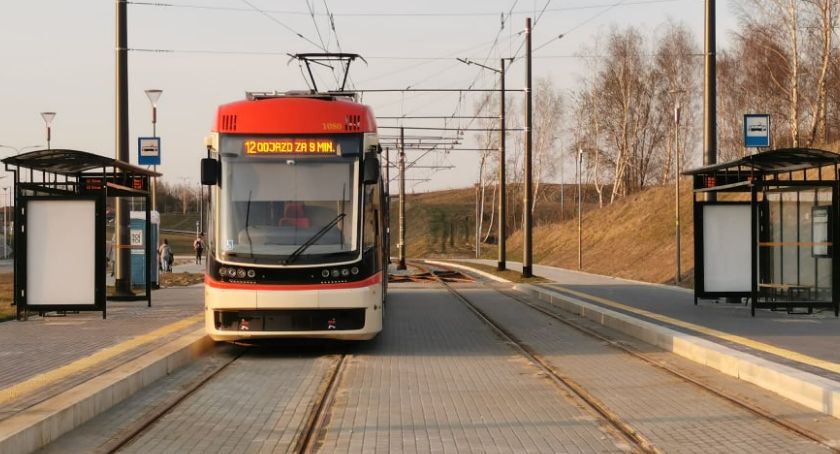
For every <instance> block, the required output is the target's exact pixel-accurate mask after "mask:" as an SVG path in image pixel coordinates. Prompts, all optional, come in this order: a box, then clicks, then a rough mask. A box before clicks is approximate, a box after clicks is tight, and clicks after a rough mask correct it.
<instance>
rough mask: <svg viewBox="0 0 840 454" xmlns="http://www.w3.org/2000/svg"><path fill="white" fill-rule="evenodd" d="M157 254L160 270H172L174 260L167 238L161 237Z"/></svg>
mask: <svg viewBox="0 0 840 454" xmlns="http://www.w3.org/2000/svg"><path fill="white" fill-rule="evenodd" d="M158 255H159V256H160V265H161V270H162V271H169V272H170V273H171V272H172V262H174V261H175V255H174V254H173V253H172V248H171V247H169V240H167V239H166V238H164V239H163V244H161V245H160V247H159V248H158Z"/></svg>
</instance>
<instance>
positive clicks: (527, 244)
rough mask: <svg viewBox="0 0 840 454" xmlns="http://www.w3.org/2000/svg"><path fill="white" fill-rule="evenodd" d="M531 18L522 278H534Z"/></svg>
mask: <svg viewBox="0 0 840 454" xmlns="http://www.w3.org/2000/svg"><path fill="white" fill-rule="evenodd" d="M532 108H533V105H532V104H531V18H530V17H528V18H526V19H525V191H524V192H525V197H524V200H523V204H522V205H523V206H522V210H523V212H524V216H523V218H524V222H525V225H524V232H523V233H524V235H523V239H524V241H523V245H522V256H523V257H522V277H531V276H533V272H532V263H531V262H532V260H533V255H532V252H533V251H532V245H531V234H532V231H531V228H532V227H533V219H532V218H531V216H532V214H533V207H532V205H533V202H532V199H533V193H532V192H531V191H532V190H533V188H532V182H531V176H532V175H531V172H532V168H531V148H532V146H533V144H532V143H531V142H532V141H531V137H532V130H531V128H532V124H531V109H532Z"/></svg>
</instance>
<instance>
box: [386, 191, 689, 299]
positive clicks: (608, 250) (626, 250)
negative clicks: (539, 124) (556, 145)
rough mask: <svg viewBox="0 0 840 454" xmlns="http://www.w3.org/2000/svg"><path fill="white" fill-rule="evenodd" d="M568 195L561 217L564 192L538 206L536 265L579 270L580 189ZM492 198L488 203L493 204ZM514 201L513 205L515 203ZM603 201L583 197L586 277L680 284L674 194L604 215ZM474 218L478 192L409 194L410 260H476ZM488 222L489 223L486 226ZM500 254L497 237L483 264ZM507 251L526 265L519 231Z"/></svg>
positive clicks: (685, 233)
mask: <svg viewBox="0 0 840 454" xmlns="http://www.w3.org/2000/svg"><path fill="white" fill-rule="evenodd" d="M681 189H682V191H681V197H680V207H681V209H680V212H681V236H680V241H681V256H682V261H681V271H682V285H684V286H689V287H690V286H691V285H693V265H694V232H693V218H692V206H691V200H692V199H691V190H690V184H689V180H688V179H687V178H684V179H683V184H682V185H681ZM564 191H565V193H564V198H565V200H564V201H563V204H562V207H563V209H562V210H561V208H560V207H561V202H560V198H559V194H560V190H559V186H558V185H552V186H551V187H550V188H548V189H547V196H546V197H545V198H541V199H540V200H539V202H538V204H537V208H536V212H535V215H534V217H535V219H536V222H535V228H534V235H533V241H534V246H533V253H534V263H538V264H544V265H552V266H558V267H563V268H569V269H577V265H578V234H577V217H576V213H577V207H576V205H575V202H576V197H575V193H574V187H573V186H567V187H566V188H565V189H564ZM491 196H492V195H488V200H490V197H491ZM511 196H512V195H511ZM511 196H509V200H512V203H516V200H515V199H514V198H513V197H511ZM606 196H607V197H608V194H606ZM597 200H598V198H597V194H596V193H595V191H594V190H593V189H592V188H591V187H587V188H585V189H584V205H583V207H584V208H583V211H584V215H583V222H582V232H583V235H582V237H583V241H582V243H583V267H582V269H583V271H587V272H590V273H596V274H604V275H609V276H616V277H622V278H626V279H635V280H641V281H647V282H656V283H673V280H674V270H675V266H674V256H675V245H674V235H675V232H674V189H673V186H663V187H654V188H650V189H648V190H646V191H643V192H641V193H639V194H636V195H633V196H630V197H627V198H626V199H623V200H620V201H617V202H616V203H614V204H612V205H609V204H605V206H604V207H603V208H599V207H598V203H597ZM607 200H608V199H607ZM487 209H489V208H487ZM508 210H509V213H513V212H514V209H511V208H509V209H508ZM518 210H521V208H518ZM391 213H392V216H391V217H392V219H391V232H392V251H391V254H392V255H396V254H397V249H396V245H397V242H398V234H399V233H398V232H399V230H398V224H397V219H398V211H397V205H396V204H394V205H392V211H391ZM474 213H475V192H474V190H473V189H472V188H470V189H461V190H450V191H441V192H435V193H425V194H409V195H408V196H407V203H406V219H407V242H408V249H407V253H408V257H439V258H473V257H475V249H474V242H475V237H474V220H475V214H474ZM515 214H516V215H517V222H521V220H520V219H521V217H520V215H519V213H518V212H517V213H515ZM488 221H489V215H488V216H487V218H486V220H485V226H486V225H487V224H486V222H488ZM511 230H513V229H511ZM493 231H494V232H495V227H494V230H493ZM485 233H486V227H485ZM496 251H497V246H496V244H495V238H494V237H492V236H491V237H490V238H489V241H488V242H487V243H485V244H484V245H483V246H482V251H481V256H482V258H487V259H495V258H496V257H497V255H496V254H497V252H496ZM507 251H508V260H513V261H521V260H522V236H521V232H520V231H513V232H511V234H510V236H509V237H508V240H507ZM491 269H492V267H491ZM514 274H515V273H514Z"/></svg>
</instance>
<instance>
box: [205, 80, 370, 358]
mask: <svg viewBox="0 0 840 454" xmlns="http://www.w3.org/2000/svg"><path fill="white" fill-rule="evenodd" d="M380 151H381V148H380V147H379V141H378V138H377V135H376V123H375V120H374V115H373V112H372V111H371V109H370V108H369V107H368V106H365V105H363V104H360V103H358V102H356V101H355V98H354V97H353V96H350V95H344V94H338V95H336V94H312V93H303V94H301V93H286V94H274V93H249V94H248V97H247V99H245V100H242V101H238V102H233V103H230V104H226V105H223V106H221V107H219V109H218V113H217V116H216V126H215V128H214V131H213V133H211V134H210V136H208V139H207V152H208V157H207V158H206V159H203V160H202V165H201V179H202V184H205V185H208V186H210V188H211V190H210V210H209V221H208V225H209V227H210V228H209V231H208V245H209V247H208V261H207V270H206V274H205V307H204V310H205V325H206V329H207V332H208V334H209V335H210V337H212V338H213V339H215V340H225V341H231V340H241V339H257V338H279V337H310V338H332V339H348V340H356V339H370V338H372V337H374V336H376V334H377V333H379V331H381V330H382V322H383V314H384V312H383V305H384V302H385V294H386V288H387V287H386V286H387V276H386V274H387V255H386V254H387V251H386V249H385V247H386V244H387V238H386V233H385V232H386V230H385V227H386V226H387V219H386V216H387V212H386V210H385V209H384V206H385V203H386V201H385V199H384V195H383V194H384V192H383V182H382V178H381V177H380V171H379V170H380V169H379V153H380Z"/></svg>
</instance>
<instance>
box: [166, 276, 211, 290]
mask: <svg viewBox="0 0 840 454" xmlns="http://www.w3.org/2000/svg"><path fill="white" fill-rule="evenodd" d="M202 282H204V273H161V274H160V286H161V288H166V287H187V286H190V285H195V284H201V283H202Z"/></svg>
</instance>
